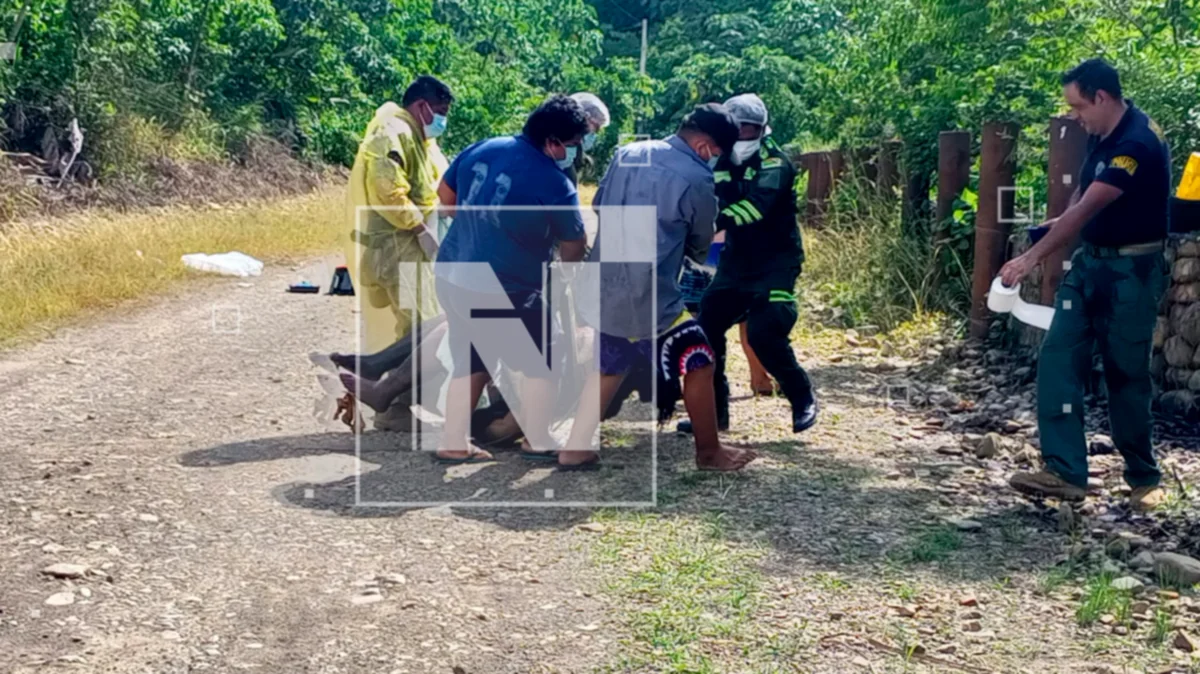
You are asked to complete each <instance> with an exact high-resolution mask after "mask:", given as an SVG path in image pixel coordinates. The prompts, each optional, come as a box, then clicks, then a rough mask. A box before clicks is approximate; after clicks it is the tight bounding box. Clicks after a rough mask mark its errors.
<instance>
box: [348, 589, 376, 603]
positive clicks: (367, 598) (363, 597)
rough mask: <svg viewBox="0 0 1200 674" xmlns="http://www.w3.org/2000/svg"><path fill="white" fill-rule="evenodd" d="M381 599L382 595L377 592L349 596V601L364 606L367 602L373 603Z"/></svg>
mask: <svg viewBox="0 0 1200 674" xmlns="http://www.w3.org/2000/svg"><path fill="white" fill-rule="evenodd" d="M381 601H383V595H382V594H379V593H378V592H372V593H367V594H359V595H355V596H354V597H351V598H350V603H351V604H354V605H355V606H366V605H367V604H375V603H377V602H381Z"/></svg>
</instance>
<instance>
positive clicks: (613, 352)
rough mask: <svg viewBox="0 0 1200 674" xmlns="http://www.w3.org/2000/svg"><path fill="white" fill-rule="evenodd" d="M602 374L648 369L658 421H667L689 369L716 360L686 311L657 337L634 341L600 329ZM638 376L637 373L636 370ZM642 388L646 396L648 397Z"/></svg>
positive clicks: (681, 392) (702, 366) (707, 364)
mask: <svg viewBox="0 0 1200 674" xmlns="http://www.w3.org/2000/svg"><path fill="white" fill-rule="evenodd" d="M599 347H600V374H602V375H610V376H611V375H625V374H629V373H630V372H634V373H639V372H641V371H646V375H647V376H646V377H645V382H646V383H647V384H648V383H649V382H650V381H652V380H651V378H650V373H651V372H652V373H654V374H653V377H654V379H656V380H657V391H656V395H655V401H654V403H655V406H656V407H658V421H659V423H660V424H661V423H665V422H666V421H667V420H668V419H670V418H671V416H672V415H673V414H674V413H675V403H677V402H678V401H679V398H680V397H681V396H682V395H683V386H682V385H681V380H682V379H683V378H685V377H686V376H687V375H688V373H690V372H693V371H695V370H699V369H701V368H704V367H708V366H709V365H712V364H713V363H715V362H716V356H715V355H714V354H713V350H712V346H710V345H709V343H708V339H707V338H706V337H705V336H704V330H703V329H702V328H701V327H700V324H699V323H697V322H696V321H695V320H693V319H692V317H691V316H690V315H689V314H688V313H687V312H684V313H683V314H682V315H681V316H680V317H679V320H677V321H676V322H675V325H673V326H671V328H670V329H668V330H667V331H666V332H664V333H663V334H661V335H659V336H658V337H656V338H654V339H641V340H638V341H635V342H631V341H629V340H628V339H626V338H623V337H613V336H611V335H606V334H604V333H600V343H599ZM635 376H637V375H636V374H635ZM646 397H647V396H646V395H645V392H644V391H643V399H646Z"/></svg>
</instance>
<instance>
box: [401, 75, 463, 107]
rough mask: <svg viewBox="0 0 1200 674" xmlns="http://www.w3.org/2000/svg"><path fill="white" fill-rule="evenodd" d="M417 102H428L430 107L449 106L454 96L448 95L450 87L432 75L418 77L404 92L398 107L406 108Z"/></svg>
mask: <svg viewBox="0 0 1200 674" xmlns="http://www.w3.org/2000/svg"><path fill="white" fill-rule="evenodd" d="M417 101H428V102H429V104H430V105H441V104H443V103H445V104H447V105H449V104H450V103H453V102H454V94H452V93H450V85H448V84H446V83H445V82H443V81H441V80H439V79H438V78H436V77H434V76H433V75H420V76H418V77H417V79H415V80H413V82H412V84H410V85H408V88H407V89H405V90H404V99H403V100H402V101H401V102H400V105H403V106H404V107H406V108H407V107H408V106H410V105H412V104H413V103H416V102H417Z"/></svg>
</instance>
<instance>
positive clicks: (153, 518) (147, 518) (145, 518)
mask: <svg viewBox="0 0 1200 674" xmlns="http://www.w3.org/2000/svg"><path fill="white" fill-rule="evenodd" d="M138 521H139V522H146V523H149V524H154V523H155V522H158V515H151V514H150V513H142V514H141V515H138Z"/></svg>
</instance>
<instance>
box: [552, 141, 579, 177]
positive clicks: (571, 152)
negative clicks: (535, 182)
mask: <svg viewBox="0 0 1200 674" xmlns="http://www.w3.org/2000/svg"><path fill="white" fill-rule="evenodd" d="M566 147H567V156H565V157H563V158H562V159H555V160H554V163H555V164H558V168H560V169H562V170H564V171H565V170H567V169H568V168H570V166H571V164H574V163H575V157H577V156H579V146H577V145H568V146H566Z"/></svg>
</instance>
